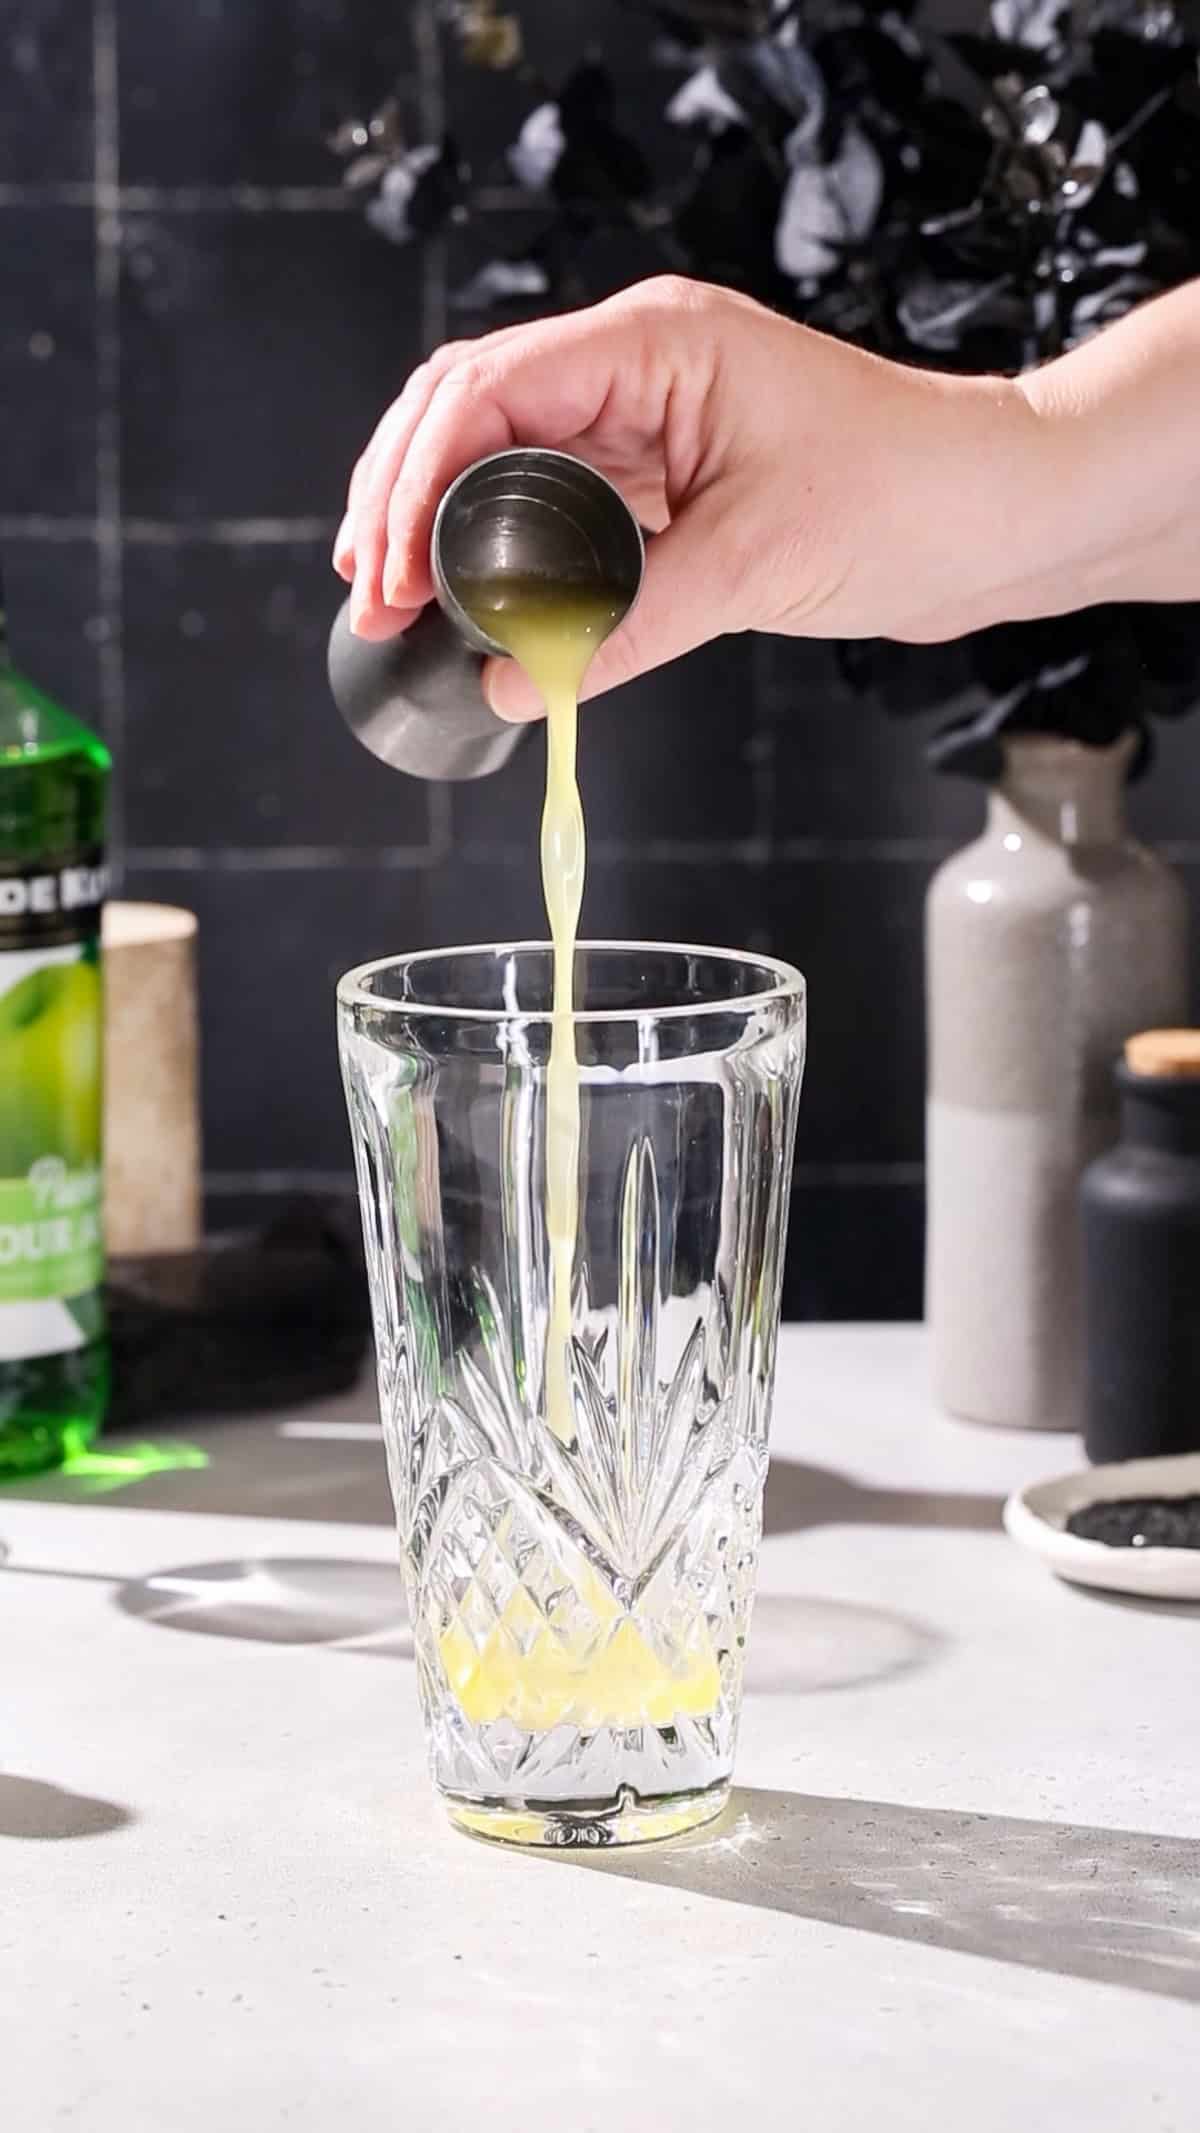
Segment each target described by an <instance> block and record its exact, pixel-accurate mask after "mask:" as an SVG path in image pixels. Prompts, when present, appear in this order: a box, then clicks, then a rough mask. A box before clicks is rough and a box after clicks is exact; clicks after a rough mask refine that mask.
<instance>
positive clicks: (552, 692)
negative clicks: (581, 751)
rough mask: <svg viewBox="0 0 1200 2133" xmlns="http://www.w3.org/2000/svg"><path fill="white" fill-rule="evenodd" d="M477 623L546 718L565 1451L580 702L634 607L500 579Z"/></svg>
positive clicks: (545, 851)
mask: <svg viewBox="0 0 1200 2133" xmlns="http://www.w3.org/2000/svg"><path fill="white" fill-rule="evenodd" d="M459 597H460V599H461V600H462V604H463V606H464V607H465V608H466V611H467V613H468V614H469V615H470V617H471V620H472V621H473V622H474V623H475V624H476V625H477V627H478V628H480V629H481V630H483V631H484V632H485V634H486V635H487V636H489V637H491V638H492V639H493V640H494V642H495V643H497V644H502V645H503V646H504V648H505V650H506V651H507V652H510V653H511V654H512V656H513V658H514V659H515V660H516V661H517V663H518V665H520V666H522V667H523V668H524V670H525V672H526V674H527V675H528V676H529V679H530V681H531V682H532V683H533V685H534V688H535V689H536V690H537V691H538V694H539V695H540V696H541V698H542V700H543V702H544V704H545V706H546V726H547V733H546V803H545V808H544V810H543V813H542V837H541V859H542V893H543V896H544V898H545V903H546V917H547V919H548V921H549V925H550V939H551V943H552V945H553V951H554V993H553V1003H552V1018H551V1035H550V1059H549V1064H548V1066H547V1069H546V1172H545V1176H546V1237H547V1243H548V1246H549V1258H550V1309H549V1323H548V1326H547V1332H546V1359H545V1378H544V1383H545V1402H546V1423H547V1426H548V1428H550V1429H551V1430H553V1432H554V1434H555V1436H556V1437H557V1438H559V1440H560V1441H561V1442H562V1443H568V1442H569V1441H570V1439H571V1438H572V1437H573V1436H574V1434H575V1423H574V1410H573V1403H572V1399H571V1363H570V1350H571V1283H572V1277H573V1272H574V1264H575V1245H576V1239H577V1236H578V1229H579V1062H578V1054H577V1049H576V1042H575V1025H574V1021H573V1019H572V1017H573V1014H574V1010H575V944H576V941H577V938H578V934H579V914H580V910H581V908H582V904H583V880H584V869H585V864H586V839H585V835H584V825H583V803H582V801H581V799H580V796H579V785H578V781H577V777H576V767H575V765H576V741H577V734H578V726H579V708H578V707H579V691H580V689H581V687H582V685H583V678H584V675H585V674H586V673H587V670H588V667H589V666H590V665H591V662H592V658H593V656H594V654H595V653H596V652H597V651H598V649H599V647H600V646H601V645H602V644H603V642H604V639H605V638H606V637H607V636H608V635H609V634H610V632H611V631H612V630H614V629H615V628H616V626H617V624H618V622H619V621H620V620H621V617H622V614H623V613H624V609H625V604H626V603H625V602H624V601H623V600H622V599H621V597H620V595H619V594H618V593H617V592H615V591H609V590H606V589H605V588H604V587H603V586H578V585H570V584H562V583H558V582H556V581H555V580H553V579H548V578H522V577H515V576H514V577H504V578H494V579H491V580H489V581H486V582H481V583H480V584H478V585H475V586H472V587H470V588H469V589H461V590H460V594H459Z"/></svg>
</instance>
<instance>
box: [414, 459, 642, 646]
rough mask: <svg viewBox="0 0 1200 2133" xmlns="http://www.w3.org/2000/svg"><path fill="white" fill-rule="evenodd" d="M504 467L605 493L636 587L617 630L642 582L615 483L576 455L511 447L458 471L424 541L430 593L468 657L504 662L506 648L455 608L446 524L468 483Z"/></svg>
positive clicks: (637, 532)
mask: <svg viewBox="0 0 1200 2133" xmlns="http://www.w3.org/2000/svg"><path fill="white" fill-rule="evenodd" d="M508 461H515V462H520V463H521V464H522V465H523V466H525V467H526V468H527V467H528V466H529V463H530V462H531V461H533V462H535V463H536V464H537V465H538V466H548V467H553V466H558V467H561V468H562V469H563V470H564V472H568V473H569V474H570V476H571V477H572V478H573V479H575V480H578V479H579V478H580V477H581V476H582V477H583V479H584V481H585V482H587V483H588V484H589V485H591V486H593V487H594V488H596V489H599V490H607V492H608V495H609V496H610V497H611V498H612V502H613V506H614V511H615V512H616V513H617V514H618V515H619V517H620V519H621V521H623V522H624V527H625V530H626V531H627V532H628V534H629V536H630V552H631V554H632V555H635V556H636V559H637V582H636V584H634V586H633V590H632V592H631V594H630V598H629V604H628V606H627V607H625V608H624V609H623V611H622V614H621V619H620V621H619V622H618V623H617V624H616V627H617V628H618V629H620V628H621V627H622V625H623V624H624V623H625V622H626V621H627V620H628V618H629V616H630V615H631V614H632V613H633V610H634V608H635V607H636V606H637V603H638V600H639V598H640V596H641V590H642V581H643V579H644V577H645V569H646V540H645V535H644V533H643V531H642V528H641V526H640V525H639V524H638V521H637V519H636V517H635V515H634V513H633V512H632V511H631V510H630V508H629V505H628V504H627V502H626V501H625V498H624V497H623V496H622V494H621V491H620V490H619V489H618V487H617V485H616V483H615V482H613V481H610V480H609V478H608V476H607V474H601V472H600V470H599V468H598V467H594V466H593V465H592V464H591V461H590V460H587V459H581V458H580V457H579V456H578V454H577V453H575V452H563V451H560V450H558V448H557V447H556V446H554V445H548V444H512V445H506V446H505V447H504V448H503V450H501V451H499V452H485V454H484V456H483V457H482V459H474V460H472V462H471V464H470V466H468V467H464V468H463V470H462V472H461V474H457V475H456V476H455V478H454V480H453V481H452V482H451V483H450V486H449V488H448V489H447V490H446V491H445V492H444V494H443V496H442V498H441V501H440V502H439V504H438V507H437V510H436V512H435V513H434V520H433V531H432V533H431V534H430V537H429V571H430V576H431V577H432V579H433V587H434V593H435V595H436V598H437V602H438V605H439V607H440V608H441V609H442V610H443V612H444V613H445V614H447V615H448V616H449V617H450V620H451V621H452V622H453V623H454V625H455V628H456V629H457V630H458V631H459V632H460V633H461V635H462V636H463V637H464V638H465V639H466V641H467V643H468V644H469V645H470V646H471V648H472V650H473V651H476V652H482V653H483V654H485V655H486V656H489V657H492V658H500V659H507V658H508V657H510V654H509V651H508V648H507V646H506V645H503V644H500V643H499V642H498V641H497V639H496V638H494V637H490V636H489V635H488V634H487V632H486V630H482V629H480V627H479V625H478V623H476V622H474V621H473V620H472V618H471V616H470V615H469V614H468V613H467V611H466V609H465V607H463V605H462V604H461V602H460V600H459V598H458V595H457V593H456V592H455V590H454V586H453V583H452V581H451V578H450V576H449V574H448V572H447V570H446V566H445V562H444V559H443V554H442V543H443V537H444V534H445V530H446V521H447V519H448V517H449V515H450V513H451V512H452V511H453V510H454V508H455V504H456V501H457V500H459V499H460V498H461V494H462V491H463V489H464V488H465V487H466V486H467V484H468V483H470V482H473V481H475V480H476V479H477V477H478V476H479V475H480V474H481V473H482V472H483V471H484V470H485V469H488V468H494V467H500V468H502V467H503V466H504V465H505V463H506V462H508Z"/></svg>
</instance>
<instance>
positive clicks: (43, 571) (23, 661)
mask: <svg viewBox="0 0 1200 2133" xmlns="http://www.w3.org/2000/svg"><path fill="white" fill-rule="evenodd" d="M4 597H5V600H6V602H7V606H8V613H9V619H10V627H9V635H10V638H11V641H12V650H13V657H14V658H15V660H16V662H17V665H18V666H19V667H20V668H21V669H22V671H23V672H24V673H26V674H29V675H31V676H34V675H36V677H37V679H38V681H39V682H40V684H41V686H42V687H43V688H44V689H47V690H49V692H50V694H51V695H52V696H56V697H57V698H58V699H59V701H60V703H64V704H69V705H70V706H71V709H72V710H73V711H76V712H77V713H78V715H79V717H80V718H82V719H83V720H85V721H86V723H87V724H88V725H90V726H92V727H97V726H99V725H101V724H102V723H103V706H102V700H101V693H100V675H99V655H100V643H101V640H102V638H103V636H104V634H105V630H106V624H105V621H104V618H103V616H102V615H101V613H100V599H99V587H98V585H97V582H96V551H95V547H94V545H93V543H92V542H91V541H90V540H55V541H8V542H6V544H5V548H4Z"/></svg>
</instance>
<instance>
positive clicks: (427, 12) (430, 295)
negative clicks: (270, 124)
mask: <svg viewBox="0 0 1200 2133" xmlns="http://www.w3.org/2000/svg"><path fill="white" fill-rule="evenodd" d="M413 44H414V46H415V49H416V60H417V81H416V90H417V104H418V108H419V111H420V118H421V131H422V133H423V134H424V136H425V138H426V140H429V141H440V140H441V138H442V136H443V134H444V133H445V130H446V83H445V76H444V73H443V69H442V46H441V37H440V34H439V30H438V15H437V0H417V5H416V7H415V8H414V11H413ZM446 319H447V294H446V241H445V239H444V238H443V237H433V238H430V239H428V240H427V241H426V244H425V247H424V250H423V252H422V254H421V338H422V342H423V345H424V347H425V350H426V351H427V352H429V351H431V350H432V349H434V348H436V347H438V346H439V345H440V343H441V342H442V341H444V340H445V339H446ZM401 382H402V381H401V380H400V379H397V381H396V389H397V391H399V389H400V385H401ZM425 819H426V824H427V838H428V854H427V856H428V859H429V862H430V864H432V865H435V866H436V865H438V864H440V863H441V862H442V861H443V860H445V859H448V858H449V856H450V854H451V852H452V850H453V848H454V801H453V796H452V793H451V790H450V787H449V786H448V785H440V784H431V785H430V787H429V789H428V791H427V793H426V795H425Z"/></svg>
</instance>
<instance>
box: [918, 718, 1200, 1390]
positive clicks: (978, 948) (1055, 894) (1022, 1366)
mask: <svg viewBox="0 0 1200 2133" xmlns="http://www.w3.org/2000/svg"><path fill="white" fill-rule="evenodd" d="M1133 745H1134V743H1133V740H1132V738H1131V737H1128V736H1127V737H1126V738H1125V739H1123V740H1121V741H1119V742H1118V743H1117V744H1116V745H1115V746H1114V747H1111V748H1106V749H1098V748H1088V747H1084V746H1083V745H1081V744H1080V743H1076V742H1069V741H1060V740H1056V739H1053V738H1050V737H1043V736H1023V737H1021V738H1018V739H1014V740H1012V741H1010V742H1009V743H1008V744H1007V746H1006V749H1005V772H1004V776H1003V778H1002V780H1001V781H1000V783H999V784H998V785H997V786H996V788H995V789H994V790H993V792H992V794H991V796H990V801H989V807H988V818H987V826H986V828H985V830H984V833H983V835H982V837H980V838H979V839H978V841H977V842H976V843H974V844H972V845H969V846H968V847H967V848H966V849H965V850H964V851H961V852H958V853H956V854H955V856H954V857H953V858H952V859H950V860H948V861H947V862H946V864H945V865H944V866H943V867H942V868H941V870H940V872H939V873H938V874H937V875H936V877H935V879H934V881H933V884H932V886H931V889H930V892H929V899H928V904H927V911H926V969H927V990H928V1018H929V1102H928V1117H927V1164H928V1191H929V1227H928V1245H927V1263H926V1311H927V1316H928V1319H929V1324H930V1332H931V1338H932V1349H933V1370H934V1381H935V1388H936V1391H937V1394H938V1396H939V1398H940V1400H941V1402H942V1404H943V1405H944V1406H945V1407H946V1408H948V1409H949V1410H950V1412H951V1413H952V1414H956V1415H961V1416H964V1417H967V1418H969V1419H970V1420H973V1421H978V1422H997V1423H1009V1424H1015V1425H1018V1426H1020V1427H1023V1428H1026V1429H1065V1430H1076V1429H1078V1428H1079V1427H1080V1424H1081V1419H1082V1378H1083V1341H1082V1331H1081V1305H1080V1235H1079V1216H1078V1192H1079V1181H1080V1177H1081V1175H1082V1172H1083V1170H1084V1167H1085V1165H1086V1164H1087V1163H1088V1162H1089V1161H1090V1160H1091V1159H1092V1157H1093V1156H1095V1155H1097V1154H1098V1153H1099V1152H1100V1150H1101V1149H1103V1148H1105V1147H1107V1146H1108V1145H1109V1144H1110V1142H1111V1141H1112V1140H1113V1139H1114V1138H1115V1134H1116V1102H1115V1092H1114V1088H1113V1080H1112V1067H1113V1061H1114V1060H1115V1059H1116V1057H1117V1055H1118V1054H1119V1052H1120V1050H1121V1047H1122V1044H1123V1042H1124V1040H1125V1038H1126V1037H1128V1036H1129V1035H1130V1034H1131V1033H1132V1032H1133V1031H1135V1030H1139V1029H1146V1028H1153V1027H1156V1026H1157V1027H1162V1026H1163V1025H1164V1024H1171V1023H1178V1022H1180V1021H1182V1020H1183V1019H1184V1017H1185V1010H1186V1003H1187V972H1186V963H1187V941H1186V906H1185V901H1184V894H1183V890H1182V887H1181V885H1180V884H1179V882H1178V881H1177V880H1176V879H1175V877H1174V875H1173V874H1172V873H1171V872H1170V870H1169V869H1168V868H1167V867H1166V866H1164V865H1163V863H1162V862H1161V861H1160V860H1159V859H1157V858H1156V857H1155V856H1154V855H1153V853H1151V852H1149V851H1147V850H1145V849H1144V847H1143V846H1141V845H1139V844H1137V843H1136V842H1135V841H1134V840H1133V839H1132V838H1131V837H1130V836H1129V835H1128V833H1127V831H1126V829H1125V823H1124V803H1123V793H1124V781H1125V774H1126V770H1127V768H1128V764H1129V760H1130V755H1131V752H1132V749H1133Z"/></svg>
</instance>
